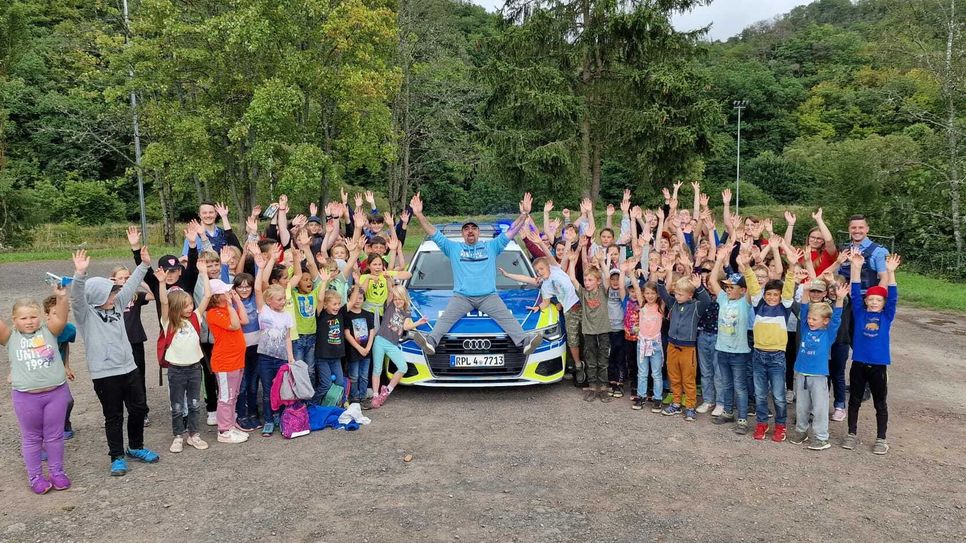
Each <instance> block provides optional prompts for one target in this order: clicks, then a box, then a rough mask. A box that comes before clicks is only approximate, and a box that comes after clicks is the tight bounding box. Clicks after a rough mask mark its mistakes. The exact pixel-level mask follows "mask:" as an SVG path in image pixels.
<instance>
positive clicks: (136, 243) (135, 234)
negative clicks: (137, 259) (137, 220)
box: [127, 226, 141, 249]
mask: <svg viewBox="0 0 966 543" xmlns="http://www.w3.org/2000/svg"><path fill="white" fill-rule="evenodd" d="M127 242H128V243H129V244H131V249H137V248H138V247H140V246H141V231H140V230H138V227H137V226H128V227H127Z"/></svg>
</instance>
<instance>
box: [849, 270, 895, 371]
mask: <svg viewBox="0 0 966 543" xmlns="http://www.w3.org/2000/svg"><path fill="white" fill-rule="evenodd" d="M888 290H889V296H888V297H887V298H886V303H885V307H883V308H882V311H879V312H877V313H872V312H869V311H866V309H865V301H864V300H863V299H862V285H861V283H852V317H853V319H854V329H855V331H854V332H853V334H852V360H853V361H855V362H863V363H865V364H878V365H883V366H888V365H889V364H890V363H891V362H892V357H891V353H890V352H889V351H890V349H889V343H890V341H891V340H890V339H889V330H890V329H891V328H892V321H893V320H894V319H895V318H896V302H897V301H898V300H899V289H898V288H897V287H896V286H895V285H889V289H888Z"/></svg>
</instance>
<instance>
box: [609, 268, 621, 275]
mask: <svg viewBox="0 0 966 543" xmlns="http://www.w3.org/2000/svg"><path fill="white" fill-rule="evenodd" d="M610 274H611V275H620V274H621V271H620V270H619V269H617V268H611V270H610Z"/></svg>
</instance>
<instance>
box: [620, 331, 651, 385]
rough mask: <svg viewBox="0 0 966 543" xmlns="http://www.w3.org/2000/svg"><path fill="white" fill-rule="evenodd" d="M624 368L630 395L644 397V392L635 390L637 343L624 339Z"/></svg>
mask: <svg viewBox="0 0 966 543" xmlns="http://www.w3.org/2000/svg"><path fill="white" fill-rule="evenodd" d="M623 341H624V351H623V352H624V367H625V368H627V381H628V382H629V383H630V384H631V395H632V396H633V395H635V394H640V395H641V396H644V395H645V393H646V392H647V391H646V390H642V391H638V390H637V341H636V340H635V341H631V340H629V339H627V338H626V337H625V338H624V340H623Z"/></svg>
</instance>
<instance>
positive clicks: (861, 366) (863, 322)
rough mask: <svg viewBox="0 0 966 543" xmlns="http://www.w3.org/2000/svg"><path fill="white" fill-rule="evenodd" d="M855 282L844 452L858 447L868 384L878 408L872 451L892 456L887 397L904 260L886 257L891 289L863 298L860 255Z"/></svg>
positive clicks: (854, 264)
mask: <svg viewBox="0 0 966 543" xmlns="http://www.w3.org/2000/svg"><path fill="white" fill-rule="evenodd" d="M851 260H852V266H851V279H852V317H853V318H854V320H855V332H854V334H853V337H852V369H851V370H850V371H849V386H850V393H849V416H848V420H849V422H848V424H849V434H848V435H847V436H846V437H845V441H843V442H842V448H843V449H849V450H852V449H854V448H855V446H856V445H857V444H858V441H859V438H858V436H857V431H858V422H859V407H861V406H862V395H863V393H864V392H865V386H866V383H868V385H869V388H871V389H872V403H873V404H874V405H875V422H876V439H875V445H874V446H873V447H872V452H873V453H874V454H885V453H887V452H889V443H888V442H887V441H886V430H887V429H888V426H889V406H888V404H887V403H886V395H887V394H888V392H889V379H888V369H889V364H890V363H891V362H892V355H891V353H890V339H889V332H890V331H891V329H892V322H893V320H895V317H896V302H897V301H898V300H899V289H898V287H897V286H896V269H897V268H898V267H899V264H900V263H901V261H902V259H901V258H900V257H899V255H896V254H892V255H889V256H887V257H886V259H885V260H886V277H885V279H886V280H887V281H888V285H889V286H888V288H883V287H881V286H879V285H875V286H872V287H869V289H868V290H867V291H866V292H865V299H864V300H863V298H862V265H863V264H865V257H864V256H862V253H861V252H859V251H853V252H852V255H851Z"/></svg>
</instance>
